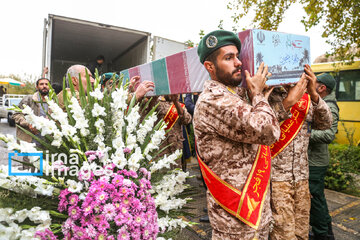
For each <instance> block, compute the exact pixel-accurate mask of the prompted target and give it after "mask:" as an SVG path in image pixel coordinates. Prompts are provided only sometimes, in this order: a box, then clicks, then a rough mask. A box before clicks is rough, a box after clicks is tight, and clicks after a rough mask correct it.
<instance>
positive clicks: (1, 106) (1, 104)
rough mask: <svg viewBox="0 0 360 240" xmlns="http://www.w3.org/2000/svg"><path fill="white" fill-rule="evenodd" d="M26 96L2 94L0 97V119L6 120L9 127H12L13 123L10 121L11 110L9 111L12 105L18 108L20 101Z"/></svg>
mask: <svg viewBox="0 0 360 240" xmlns="http://www.w3.org/2000/svg"><path fill="white" fill-rule="evenodd" d="M25 96H27V95H20V94H4V95H3V96H1V97H0V119H1V118H6V119H7V120H8V123H9V126H10V127H14V126H15V121H14V120H13V119H12V115H13V113H14V111H13V110H9V109H8V108H11V107H12V106H13V105H16V106H18V105H19V103H20V101H21V99H23V97H25Z"/></svg>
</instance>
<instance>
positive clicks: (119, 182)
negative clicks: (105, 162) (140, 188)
mask: <svg viewBox="0 0 360 240" xmlns="http://www.w3.org/2000/svg"><path fill="white" fill-rule="evenodd" d="M123 181H124V177H123V176H121V175H116V176H115V177H114V179H113V180H112V181H111V183H112V184H113V185H114V186H115V187H118V186H121V185H122V183H123Z"/></svg>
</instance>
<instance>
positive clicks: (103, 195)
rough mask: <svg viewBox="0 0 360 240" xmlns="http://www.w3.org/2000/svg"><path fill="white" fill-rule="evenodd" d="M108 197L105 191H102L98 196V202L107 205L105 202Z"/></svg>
mask: <svg viewBox="0 0 360 240" xmlns="http://www.w3.org/2000/svg"><path fill="white" fill-rule="evenodd" d="M108 197H109V195H108V194H107V193H106V192H104V191H101V192H99V193H97V194H96V200H97V201H99V202H100V203H105V201H106V200H107V199H108Z"/></svg>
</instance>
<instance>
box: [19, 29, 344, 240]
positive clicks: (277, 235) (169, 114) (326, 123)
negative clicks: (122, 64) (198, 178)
mask: <svg viewBox="0 0 360 240" xmlns="http://www.w3.org/2000/svg"><path fill="white" fill-rule="evenodd" d="M240 52H241V42H240V40H239V38H238V37H237V36H236V35H235V34H234V33H232V32H228V31H224V30H216V31H213V32H210V33H208V34H207V35H205V36H204V37H203V39H202V40H201V42H200V43H199V46H198V55H199V59H200V62H201V63H202V64H203V65H204V67H205V68H206V70H207V71H208V73H209V75H210V78H211V80H208V81H206V82H205V84H204V89H203V92H202V93H201V94H200V95H198V94H197V93H194V94H190V93H189V94H186V97H185V99H183V96H182V95H177V94H174V95H169V96H159V97H154V98H152V99H151V102H150V103H149V104H148V105H147V106H148V108H149V109H151V108H152V106H155V105H156V104H159V105H158V108H157V111H158V120H159V121H160V120H161V119H164V121H166V122H167V123H168V129H171V130H170V131H169V133H168V134H167V138H166V141H165V142H164V143H163V144H162V147H165V146H169V147H167V148H166V150H165V151H164V152H162V153H161V154H169V153H172V152H174V151H175V150H177V149H184V157H183V159H182V161H179V162H177V164H176V166H173V167H174V168H175V167H182V168H183V169H184V170H185V169H186V159H187V158H189V157H191V155H192V152H194V151H193V150H192V147H191V145H190V144H189V133H190V132H191V131H190V129H189V124H191V123H192V124H193V128H194V134H195V141H196V143H195V147H196V155H197V159H198V161H199V167H200V170H201V174H202V177H203V180H204V185H205V186H206V187H207V211H208V219H209V221H210V223H211V226H212V229H213V230H212V239H219V240H227V239H229V240H230V239H231V240H232V239H234V240H235V239H236V240H238V239H269V238H270V239H274V240H276V239H286V240H292V239H309V237H310V238H312V239H319V240H320V239H334V234H333V232H332V227H331V217H330V215H329V213H328V209H327V205H326V199H325V196H324V176H325V173H326V169H327V167H328V165H329V154H328V149H327V145H328V144H329V143H330V142H331V141H332V140H333V139H334V137H335V133H336V132H337V121H338V119H339V108H338V107H337V104H336V99H335V96H334V93H333V90H334V88H335V79H334V78H333V77H332V76H331V75H330V74H326V73H325V74H321V75H319V76H315V74H314V73H313V71H312V70H311V67H310V66H309V65H305V66H304V73H303V74H302V76H301V78H300V79H299V81H298V83H297V84H295V85H286V86H282V87H278V88H273V87H268V86H267V85H266V80H267V78H268V77H270V76H271V73H269V72H268V67H267V66H266V65H265V64H264V63H262V64H261V65H260V67H259V68H258V70H257V72H256V74H254V75H253V76H251V75H250V74H249V72H247V71H246V70H245V76H246V77H245V79H243V78H242V64H243V63H242V62H241V61H240V60H239V55H240ZM104 60H105V59H104V57H103V56H99V57H98V58H97V61H96V63H97V64H98V65H99V66H101V65H102V64H103V62H104ZM95 65H96V64H94V69H95V68H96V66H95ZM99 66H98V67H99ZM94 69H89V68H87V67H85V66H83V65H73V66H71V67H70V68H69V69H68V70H67V73H66V81H71V82H72V84H73V86H74V88H75V91H76V92H77V93H78V92H79V89H80V84H82V86H83V88H84V91H85V92H86V91H87V83H86V74H88V75H89V76H90V82H91V83H93V82H94V77H93V76H94V71H95V70H94ZM79 75H80V77H81V79H80V78H79ZM118 78H119V76H117V75H116V74H114V73H105V74H102V77H101V85H102V87H103V88H107V87H109V88H111V87H114V84H113V83H114V81H115V82H116V80H117V79H118ZM242 81H246V85H247V88H241V87H239V85H240V83H241V82H242ZM49 85H50V80H49V79H47V78H45V77H44V76H43V77H42V78H40V79H39V80H38V81H37V82H36V89H37V92H36V93H35V94H34V95H33V96H29V97H26V98H24V99H23V100H22V101H21V103H20V104H19V107H20V108H22V107H23V105H24V104H25V105H28V106H30V107H31V108H32V109H33V111H34V113H35V114H36V115H37V116H43V117H46V111H47V104H46V99H45V97H46V96H47V95H48V93H49ZM115 87H116V85H115ZM154 87H155V85H154V83H153V82H150V81H145V80H144V81H142V80H141V79H140V77H138V76H135V77H133V78H131V79H130V84H129V91H130V92H131V93H130V95H129V99H131V98H132V97H133V96H134V95H135V98H136V101H138V102H140V101H142V100H143V99H145V101H146V100H147V97H146V96H147V95H146V94H147V93H148V92H150V91H153V90H154ZM53 88H54V86H53ZM64 91H68V93H69V94H71V91H70V89H68V88H67V89H62V90H61V91H59V92H58V93H57V94H58V95H57V96H58V99H59V105H60V106H61V107H62V108H64V105H63V96H64ZM76 97H77V98H78V97H79V96H78V95H77V96H76ZM41 103H42V106H41ZM144 112H145V113H146V111H144ZM13 118H14V119H15V121H16V124H17V125H18V126H21V127H23V128H24V129H27V130H28V131H30V132H32V133H33V134H34V135H37V134H38V130H36V129H34V128H33V127H32V126H31V125H29V124H28V123H27V122H26V120H25V118H24V115H23V114H22V113H15V114H14V115H13ZM17 137H18V138H19V139H22V140H25V141H28V142H31V141H34V140H33V139H31V137H30V136H29V135H27V134H25V133H24V132H22V131H21V130H20V129H18V130H17ZM310 225H311V226H312V231H311V234H309V232H310V228H309V226H310Z"/></svg>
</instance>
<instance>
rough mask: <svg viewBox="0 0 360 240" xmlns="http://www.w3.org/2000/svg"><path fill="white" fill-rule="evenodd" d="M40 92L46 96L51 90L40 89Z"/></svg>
mask: <svg viewBox="0 0 360 240" xmlns="http://www.w3.org/2000/svg"><path fill="white" fill-rule="evenodd" d="M39 93H40V94H41V95H43V96H46V95H48V94H49V90H48V89H39Z"/></svg>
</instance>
